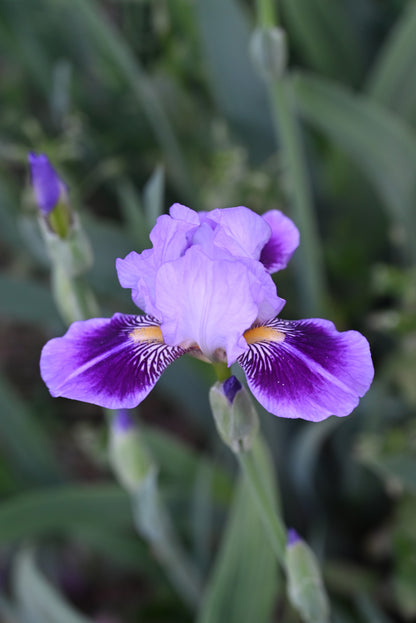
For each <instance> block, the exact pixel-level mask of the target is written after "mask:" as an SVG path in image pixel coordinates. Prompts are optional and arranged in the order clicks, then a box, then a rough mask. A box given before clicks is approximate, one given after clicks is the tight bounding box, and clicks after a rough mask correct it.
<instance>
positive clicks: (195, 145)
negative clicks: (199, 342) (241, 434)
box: [0, 0, 416, 623]
mask: <svg viewBox="0 0 416 623" xmlns="http://www.w3.org/2000/svg"><path fill="white" fill-rule="evenodd" d="M259 7H260V3H259V5H258V6H257V7H256V5H255V3H254V2H253V1H251V0H245V1H244V0H239V1H237V0H152V1H150V0H118V1H116V0H109V1H104V0H101V1H97V0H96V1H93V0H67V1H65V0H36V2H34V1H33V0H0V78H1V80H0V102H1V106H0V160H1V167H0V266H1V274H0V449H1V455H0V496H1V502H0V613H1V614H0V618H1V620H4V621H7V622H8V623H22V622H24V623H38V622H39V623H48V622H51V623H61V622H62V623H77V622H81V623H82V621H84V623H85V622H86V621H97V622H100V621H101V623H120V622H125V623H129V622H130V621H139V620H140V621H146V622H147V621H155V622H164V621H170V622H172V621H181V622H182V621H185V622H186V621H191V620H195V619H194V616H195V615H193V614H192V612H190V611H188V609H187V607H186V606H185V605H183V603H182V602H181V600H180V598H179V597H178V596H177V595H176V593H175V591H174V590H173V588H172V587H171V585H170V583H169V581H168V579H167V578H166V576H165V574H164V572H163V569H161V568H160V566H159V565H158V563H157V560H156V558H155V556H154V553H153V552H152V550H151V548H149V547H148V546H147V545H146V544H145V543H144V542H143V541H142V540H141V539H140V538H138V537H136V535H135V533H134V530H133V526H132V519H131V512H130V507H129V503H128V500H127V497H126V495H125V494H124V493H123V491H122V490H121V488H120V487H119V486H118V485H117V484H116V483H115V480H114V477H113V476H112V474H111V470H110V468H109V465H108V458H107V450H106V447H107V439H106V437H107V432H106V424H105V421H104V418H103V415H102V413H101V410H100V409H99V408H96V407H93V406H91V405H84V404H79V403H72V402H70V401H66V400H63V399H57V400H54V399H52V398H50V396H49V394H48V392H47V390H46V388H45V387H44V386H43V383H42V381H41V379H40V376H39V371H38V360H39V353H40V349H41V347H42V345H43V344H44V342H45V341H46V340H47V339H48V338H50V337H53V336H56V335H60V334H62V333H63V331H64V329H65V327H64V325H63V323H62V321H61V320H60V318H59V316H58V313H57V311H56V309H55V306H54V302H53V299H52V296H51V294H50V287H49V261H48V258H47V255H46V252H45V250H44V247H43V244H42V240H41V237H40V234H39V231H38V225H37V221H36V209H35V206H34V205H33V198H32V195H31V191H30V188H29V175H28V168H27V164H26V159H27V152H28V151H31V150H33V151H36V152H43V153H46V154H47V155H48V156H49V158H50V159H51V161H52V163H53V164H54V166H55V167H56V168H57V170H59V172H60V175H61V177H62V178H63V179H64V180H65V181H66V183H67V184H68V187H69V189H70V198H71V202H72V205H73V206H75V207H76V208H77V209H78V211H79V214H80V217H81V220H82V222H83V224H84V226H85V229H86V231H87V233H88V235H89V237H90V239H91V241H92V245H93V250H94V257H95V261H94V265H93V267H92V269H91V271H90V273H89V275H88V279H89V282H90V284H91V286H92V288H93V289H94V291H95V293H96V295H97V297H98V299H99V302H100V305H101V307H102V310H103V315H106V316H107V315H110V314H112V313H113V312H115V311H122V312H126V313H128V312H133V313H134V307H133V305H132V303H131V301H130V299H129V296H128V293H126V292H125V291H124V290H122V289H121V288H120V286H119V285H118V281H117V278H116V273H115V269H114V260H115V258H116V257H123V256H124V255H125V254H127V253H128V252H129V251H131V250H133V249H135V250H137V251H140V250H142V249H143V248H145V247H146V246H149V242H148V233H149V231H150V229H151V227H152V226H153V224H154V221H155V219H156V217H157V216H158V215H159V214H161V213H163V212H165V211H166V210H167V209H168V207H169V206H170V205H171V204H172V203H173V202H175V201H179V202H181V203H184V204H186V205H189V206H190V207H192V208H194V209H204V210H209V209H211V208H217V207H227V206H234V205H246V206H248V207H249V208H251V209H253V210H256V211H258V212H259V213H262V212H264V211H266V210H269V209H272V208H278V209H281V210H283V211H284V212H285V213H286V214H288V215H289V216H290V217H291V218H292V219H293V220H294V221H295V222H296V224H297V225H298V227H299V228H300V230H301V246H300V248H299V250H298V251H297V252H296V254H295V257H294V259H293V260H292V262H291V264H290V266H289V268H288V269H287V270H286V271H284V272H282V273H279V274H278V275H277V280H276V283H277V285H278V293H279V295H280V296H282V297H283V298H285V299H287V305H286V307H285V309H284V317H286V318H299V317H311V316H315V315H318V316H319V315H321V316H324V317H328V318H331V319H332V320H334V321H335V323H336V324H337V327H338V328H339V329H350V328H353V329H358V330H360V331H362V332H363V333H364V334H365V335H366V336H367V337H368V339H369V341H370V344H371V347H372V352H373V357H374V362H375V367H376V377H375V381H374V384H373V386H372V389H371V390H370V392H369V393H368V395H367V396H366V397H365V398H364V399H363V400H362V402H361V404H360V406H359V407H358V408H357V410H356V411H355V412H354V414H353V415H351V416H350V417H348V418H346V419H337V418H330V419H329V420H327V421H325V422H322V423H319V424H311V423H307V422H301V421H285V420H283V419H279V418H275V417H274V416H271V415H268V414H265V413H262V414H261V416H262V417H261V421H262V429H263V431H264V432H265V433H266V435H267V439H268V442H269V444H270V447H271V450H272V454H273V458H274V464H275V473H276V477H277V479H278V483H279V485H280V490H281V504H282V509H283V514H284V517H285V521H286V524H287V525H288V526H294V527H295V528H296V529H297V530H298V532H300V534H302V536H304V537H305V538H306V539H307V540H308V542H309V543H310V544H311V546H312V547H313V549H314V550H315V552H316V553H317V555H318V557H319V558H320V560H321V564H322V569H323V572H324V576H325V581H326V585H327V588H328V592H329V595H330V599H331V604H332V610H333V621H334V622H339V623H350V622H351V623H352V622H354V623H355V622H357V623H367V622H368V623H375V622H381V623H389V622H393V621H399V622H400V621H412V620H416V590H415V585H416V521H415V516H416V497H415V493H416V422H415V405H416V272H415V267H414V260H415V257H416V73H415V72H416V3H415V2H414V1H410V0H408V1H405V0H281V1H280V2H277V3H276V8H277V13H278V18H279V25H280V27H281V28H283V29H284V30H285V32H286V37H287V46H288V58H289V60H288V66H287V68H286V71H285V72H283V73H281V72H280V73H279V75H278V76H274V77H272V78H270V77H266V79H264V77H262V76H261V75H260V73H261V72H260V73H259V71H258V65H259V63H260V65H262V68H263V71H264V65H265V63H266V65H267V62H268V61H267V58H266V57H267V55H265V50H264V48H263V52H262V53H260V59H259V48H258V47H257V48H256V49H255V50H254V56H256V54H257V57H256V58H255V59H254V62H253V43H252V42H251V37H252V33H253V31H254V29H255V28H256V26H258V25H259V23H260V18H259V16H258V14H261V11H260V10H259ZM250 42H251V44H250ZM250 48H251V52H250ZM260 52H261V51H260ZM262 54H263V56H262ZM269 60H270V59H269ZM274 71H277V70H276V68H275V69H274ZM213 381H214V377H213V375H212V371H211V370H210V368H209V367H208V366H206V365H205V364H203V363H201V362H194V361H193V360H190V359H184V360H183V361H182V360H180V361H178V362H177V363H176V364H175V365H174V366H172V368H171V369H169V370H168V371H166V373H165V374H164V375H163V377H162V379H161V381H160V382H159V383H158V385H157V388H156V389H155V390H154V391H153V392H152V394H151V395H150V396H149V397H148V398H147V399H146V400H145V402H144V403H143V404H142V405H140V408H139V409H138V410H137V412H138V414H139V415H140V419H141V421H142V422H143V427H144V431H145V436H146V440H147V441H148V444H149V446H150V448H151V450H152V452H153V454H154V456H155V458H156V460H157V462H158V464H159V466H160V480H161V486H162V491H163V495H164V498H165V500H166V503H167V505H168V507H169V508H170V509H171V511H172V514H173V517H174V518H175V525H176V527H177V529H178V531H179V533H180V534H181V536H182V537H183V539H184V542H185V543H186V544H187V547H188V549H189V551H190V552H191V555H192V557H193V560H194V562H195V564H196V565H197V566H198V567H199V570H200V572H201V574H202V575H203V576H204V578H205V579H206V581H207V582H208V583H209V585H210V586H214V590H213V591H211V598H206V599H205V601H204V605H202V606H201V608H200V612H199V614H198V617H197V620H198V621H200V622H202V623H206V622H208V621H212V622H213V623H214V622H216V623H222V621H224V622H225V621H227V623H228V622H231V623H233V622H234V621H235V622H237V621H238V622H239V623H245V622H246V621H247V623H249V622H256V623H262V622H263V621H264V623H267V622H270V621H276V622H277V621H279V622H281V623H296V621H299V619H298V618H297V615H296V614H295V613H294V612H293V611H292V610H291V609H290V607H288V604H287V601H286V597H285V589H284V584H283V582H282V581H281V580H280V579H279V578H280V576H278V575H276V569H275V567H274V566H273V565H271V563H270V561H269V559H268V556H267V551H264V543H263V542H260V541H261V536H259V535H258V534H256V535H254V536H253V531H254V532H255V530H254V529H253V531H250V522H249V521H248V518H247V517H246V523H247V522H248V525H246V523H244V521H243V518H241V517H240V519H239V515H238V512H237V511H236V504H237V502H232V500H233V497H232V483H233V481H234V480H235V478H236V475H235V471H236V470H235V465H234V461H233V457H231V456H229V454H228V453H227V451H226V450H225V449H223V448H222V447H221V445H220V442H219V441H218V438H217V434H216V432H215V430H214V425H213V421H212V417H211V415H210V413H209V406H208V399H207V392H208V388H209V387H210V385H211V384H212V382H213ZM231 505H232V506H233V508H234V514H232V515H231V518H230V520H229V523H228V529H225V530H224V528H225V526H226V522H227V517H228V516H229V510H230V508H231ZM237 508H238V506H237ZM233 522H234V523H233ZM227 530H228V532H227ZM229 533H233V534H234V541H235V542H234V541H232V539H231V538H228V541H227V534H229ZM224 535H225V536H224ZM254 537H256V538H259V539H260V541H259V543H257V541H254V540H253V539H254ZM227 543H228V545H227ZM243 543H245V544H246V545H247V548H244V547H243V546H242V544H243ZM225 545H227V547H228V549H227V547H225ZM233 547H234V550H235V549H236V547H237V549H240V550H241V549H243V550H245V551H246V560H245V562H244V560H243V559H242V560H241V561H240V564H239V566H238V568H236V569H235V568H232V563H229V560H230V556H231V555H230V551H232V549H233ZM250 548H252V549H250ZM217 551H221V552H222V561H221V563H222V568H221V569H220V570H218V565H217V566H216V563H215V560H214V553H215V552H217ZM224 552H225V553H224ZM227 552H228V554H227ZM250 552H251V554H250ZM249 554H250V555H249ZM227 556H228V558H227ZM227 560H228V563H229V564H228V567H227ZM216 578H217V579H216ZM218 578H219V579H218ZM212 593H214V595H215V599H216V600H217V601H216V605H215V607H214V606H213V605H212ZM209 599H211V602H210V603H209V604H208V605H207V602H209ZM224 603H225V604H226V605H224ZM215 608H217V609H215ZM213 613H217V614H213Z"/></svg>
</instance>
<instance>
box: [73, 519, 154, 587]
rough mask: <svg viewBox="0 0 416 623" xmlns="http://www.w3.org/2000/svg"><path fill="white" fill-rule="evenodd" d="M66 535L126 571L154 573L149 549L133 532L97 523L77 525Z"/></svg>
mask: <svg viewBox="0 0 416 623" xmlns="http://www.w3.org/2000/svg"><path fill="white" fill-rule="evenodd" d="M68 536H69V537H71V538H72V539H73V540H74V541H76V542H77V543H82V544H84V545H85V544H86V545H88V547H89V548H90V549H91V550H93V551H95V552H97V554H99V555H100V556H102V557H104V558H105V559H107V560H111V561H112V562H113V563H114V564H116V565H117V566H119V567H120V568H122V569H127V570H128V571H136V572H137V571H139V572H140V573H143V574H145V575H147V576H149V575H150V574H152V573H153V574H154V571H155V568H153V567H152V563H151V562H150V558H151V557H149V550H148V548H147V546H146V545H145V544H144V543H143V541H142V540H141V539H139V538H137V536H136V535H135V534H125V533H124V531H116V530H114V527H113V526H109V527H106V526H104V527H103V526H101V525H98V524H90V525H87V524H83V525H82V526H81V525H78V526H76V527H75V528H74V530H73V531H71V530H70V529H69V530H68Z"/></svg>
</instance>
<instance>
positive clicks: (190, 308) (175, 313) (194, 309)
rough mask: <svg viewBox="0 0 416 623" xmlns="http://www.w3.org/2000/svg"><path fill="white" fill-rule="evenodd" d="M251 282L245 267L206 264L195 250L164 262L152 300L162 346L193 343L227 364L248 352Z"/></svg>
mask: <svg viewBox="0 0 416 623" xmlns="http://www.w3.org/2000/svg"><path fill="white" fill-rule="evenodd" d="M269 278H270V277H269ZM254 279H255V278H254V276H253V273H251V272H250V271H249V270H247V268H246V266H245V265H244V264H242V263H240V262H238V261H236V260H211V259H210V258H208V257H207V256H206V255H205V253H203V251H202V250H201V249H200V248H199V247H197V246H196V247H191V248H190V249H189V250H188V251H187V252H186V254H185V255H184V256H183V257H181V258H180V259H179V260H176V261H175V262H168V263H166V264H164V265H163V266H162V267H161V268H160V269H159V272H158V274H157V280H156V300H157V306H158V308H159V309H160V310H161V314H162V316H161V317H162V319H163V322H162V324H161V329H162V333H163V336H164V338H165V341H166V343H167V344H181V345H182V346H185V345H186V346H190V345H192V344H197V345H198V346H199V348H200V349H201V351H202V352H203V353H204V355H206V356H207V357H209V358H212V359H215V358H218V356H219V351H225V352H226V354H227V361H228V364H229V365H231V363H233V362H234V361H235V360H236V358H237V357H238V356H239V355H241V354H242V353H243V352H244V351H245V350H246V349H247V344H246V342H245V340H244V338H243V333H244V331H245V330H246V329H247V328H249V327H250V326H251V325H252V323H253V322H254V321H255V319H256V318H257V314H258V305H257V303H256V300H255V298H254V297H253V295H252V287H253V282H254ZM270 280H271V278H270ZM253 290H254V287H253ZM279 301H280V299H279Z"/></svg>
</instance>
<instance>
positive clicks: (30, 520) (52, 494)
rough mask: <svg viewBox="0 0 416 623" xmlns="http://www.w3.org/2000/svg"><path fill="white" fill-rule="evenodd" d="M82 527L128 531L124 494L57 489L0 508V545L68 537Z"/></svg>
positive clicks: (111, 489) (109, 488) (104, 488)
mask: <svg viewBox="0 0 416 623" xmlns="http://www.w3.org/2000/svg"><path fill="white" fill-rule="evenodd" d="M85 524H87V525H91V526H93V525H95V524H100V525H101V526H118V527H131V528H132V519H131V509H130V502H129V499H128V497H127V494H126V493H124V491H122V490H121V489H120V488H119V487H117V486H116V485H108V484H100V485H80V486H76V485H74V486H60V487H59V488H55V487H53V488H48V489H43V490H38V491H34V492H31V493H25V494H20V495H19V496H15V497H14V498H12V499H10V500H8V501H3V502H2V504H1V506H0V543H10V542H11V541H18V540H20V539H28V538H31V537H35V536H39V535H47V534H51V533H53V534H68V533H72V531H73V530H74V529H75V527H76V526H77V525H85Z"/></svg>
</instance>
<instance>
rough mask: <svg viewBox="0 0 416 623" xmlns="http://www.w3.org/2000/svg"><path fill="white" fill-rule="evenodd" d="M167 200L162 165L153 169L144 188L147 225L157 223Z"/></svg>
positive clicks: (150, 227)
mask: <svg viewBox="0 0 416 623" xmlns="http://www.w3.org/2000/svg"><path fill="white" fill-rule="evenodd" d="M164 200H165V172H164V169H163V167H162V166H161V165H159V166H157V167H156V168H155V170H154V171H153V173H152V175H151V177H150V179H149V180H148V181H147V182H146V185H145V187H144V189H143V205H144V209H145V213H146V219H147V225H148V228H149V231H150V229H152V227H153V226H154V224H155V223H156V219H157V218H158V216H160V215H161V214H163V213H164V211H165V210H164Z"/></svg>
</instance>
